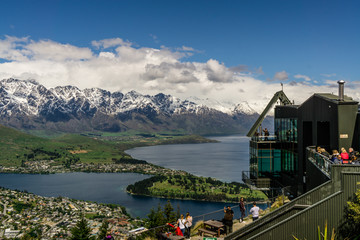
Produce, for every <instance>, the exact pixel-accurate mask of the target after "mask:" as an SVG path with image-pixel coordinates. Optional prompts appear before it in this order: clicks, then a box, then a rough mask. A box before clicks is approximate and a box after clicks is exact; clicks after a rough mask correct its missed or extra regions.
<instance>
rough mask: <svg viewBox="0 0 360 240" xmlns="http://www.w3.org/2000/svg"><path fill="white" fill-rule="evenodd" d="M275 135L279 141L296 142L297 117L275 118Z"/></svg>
mask: <svg viewBox="0 0 360 240" xmlns="http://www.w3.org/2000/svg"><path fill="white" fill-rule="evenodd" d="M275 135H277V137H278V141H280V142H294V143H297V119H294V118H276V119H275Z"/></svg>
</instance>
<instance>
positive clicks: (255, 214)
mask: <svg viewBox="0 0 360 240" xmlns="http://www.w3.org/2000/svg"><path fill="white" fill-rule="evenodd" d="M259 212H260V208H259V207H258V206H256V202H254V203H253V207H252V208H251V209H250V213H251V214H252V218H253V221H255V220H257V219H258V218H259Z"/></svg>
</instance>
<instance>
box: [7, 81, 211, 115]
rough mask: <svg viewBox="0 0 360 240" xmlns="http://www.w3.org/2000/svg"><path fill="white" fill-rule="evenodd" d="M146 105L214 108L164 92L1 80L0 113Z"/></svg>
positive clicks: (175, 109)
mask: <svg viewBox="0 0 360 240" xmlns="http://www.w3.org/2000/svg"><path fill="white" fill-rule="evenodd" d="M139 109H147V110H150V109H151V111H154V112H156V113H157V114H160V113H163V114H168V115H172V114H182V113H196V114H200V113H203V112H204V111H211V109H209V108H208V107H206V106H201V105H198V104H196V103H194V102H191V101H188V100H185V101H181V100H180V99H178V98H176V97H173V96H170V95H165V94H162V93H160V94H157V95H155V96H149V95H142V94H140V93H138V92H136V91H131V92H128V93H126V94H123V93H121V92H114V93H111V92H109V91H106V90H103V89H99V88H88V89H84V90H80V89H79V88H77V87H74V86H58V87H55V88H50V89H46V88H45V87H44V86H42V85H40V84H39V83H37V82H36V81H29V80H27V81H24V80H17V79H4V80H2V81H0V115H2V116H11V115H13V114H25V115H35V116H38V115H49V114H50V115H54V114H73V115H78V114H89V115H90V116H93V115H94V114H95V113H97V112H99V113H103V114H107V115H114V114H119V113H125V112H131V111H137V110H139Z"/></svg>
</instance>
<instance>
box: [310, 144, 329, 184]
mask: <svg viewBox="0 0 360 240" xmlns="http://www.w3.org/2000/svg"><path fill="white" fill-rule="evenodd" d="M306 155H307V159H308V160H309V161H310V162H312V163H313V164H314V165H315V166H316V167H317V168H318V169H319V170H320V171H321V172H322V173H323V174H325V175H326V176H327V177H328V178H331V166H332V165H333V164H334V163H333V162H332V161H331V160H330V158H329V157H326V156H324V155H323V154H320V153H318V152H316V150H315V147H314V146H310V147H306Z"/></svg>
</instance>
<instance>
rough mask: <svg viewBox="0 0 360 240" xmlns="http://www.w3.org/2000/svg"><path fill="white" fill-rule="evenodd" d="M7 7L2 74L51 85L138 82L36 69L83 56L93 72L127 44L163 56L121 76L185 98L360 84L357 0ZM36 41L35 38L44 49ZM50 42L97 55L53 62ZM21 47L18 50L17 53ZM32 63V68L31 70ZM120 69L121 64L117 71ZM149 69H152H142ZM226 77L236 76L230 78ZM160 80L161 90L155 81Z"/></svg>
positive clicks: (1, 29)
mask: <svg viewBox="0 0 360 240" xmlns="http://www.w3.org/2000/svg"><path fill="white" fill-rule="evenodd" d="M0 6H1V9H3V11H2V14H1V21H0V40H2V42H0V77H1V78H4V77H9V76H14V77H23V78H26V77H31V78H35V79H37V80H38V81H40V82H41V83H43V84H44V85H49V86H52V85H56V84H58V82H59V83H64V82H65V83H69V84H72V83H73V84H75V85H78V86H79V87H103V88H105V89H109V90H116V89H120V90H129V89H131V85H129V84H124V83H122V82H121V79H122V78H123V79H127V80H126V81H129V79H134V75H131V76H130V75H129V76H123V75H121V74H120V73H119V74H118V75H116V76H108V78H109V79H113V80H109V81H107V80H105V79H103V80H101V81H96V79H93V80H92V82H93V84H91V83H87V84H86V83H84V82H82V81H81V80H79V79H77V80H76V81H74V80H73V79H75V78H77V77H78V78H79V77H80V78H81V77H86V75H85V74H84V75H79V73H78V72H76V74H75V73H74V72H75V70H74V69H70V70H69V69H67V71H66V74H67V79H66V76H64V74H62V73H61V71H60V70H59V71H57V72H56V73H54V72H52V73H48V72H47V73H41V72H40V70H34V71H31V70H30V69H31V67H34V69H35V68H36V69H40V68H43V67H44V65H42V66H40V65H39V64H40V61H47V64H48V65H46V66H49V64H50V65H51V66H54V67H59V66H61V67H63V68H68V67H67V66H68V65H69V61H75V62H76V61H81V62H78V65H79V68H78V70H79V72H86V71H87V70H84V68H82V66H80V65H82V64H84V63H83V62H84V61H86V62H89V64H90V62H91V65H92V66H94V64H96V63H97V61H99V59H95V58H97V57H98V56H99V54H100V53H101V52H104V54H105V52H106V54H107V56H109V54H110V53H111V52H112V53H114V56H115V57H116V58H117V63H118V64H120V63H119V62H121V61H124V59H126V56H128V55H126V56H125V55H124V51H125V48H124V49H123V50H124V51H121V54H120V52H119V50H118V49H117V48H118V47H119V46H127V47H130V46H131V47H130V48H129V49H127V50H129V51H130V52H131V53H129V52H128V51H127V50H126V53H127V54H130V55H131V56H134V55H137V54H138V51H136V50H139V49H143V50H145V48H146V49H152V50H154V51H155V50H156V51H160V52H161V53H162V58H161V60H159V59H157V58H156V59H155V60H152V61H150V62H146V63H144V64H143V65H142V67H140V66H136V67H134V66H133V65H131V64H130V62H134V61H137V60H138V61H140V58H142V57H144V58H147V59H148V58H149V56H147V55H146V54H145V55H141V54H140V55H139V56H138V58H136V59H130V60H129V61H128V59H127V60H126V61H124V62H125V63H126V66H127V67H128V68H126V67H125V66H124V65H122V66H121V69H122V72H123V71H126V69H132V70H131V71H135V70H134V69H138V71H139V72H138V75H137V76H139V78H143V79H142V80H141V79H140V80H139V81H145V80H146V79H147V81H148V82H147V88H141V87H140V86H143V85H144V84H143V83H139V82H135V81H136V80H134V85H133V88H134V89H135V90H139V91H142V92H147V91H149V92H156V90H159V91H162V92H165V93H170V94H175V95H176V93H177V95H179V96H181V97H186V94H185V93H186V92H188V95H201V96H203V97H206V96H214V95H215V94H214V92H213V91H210V90H209V89H210V88H211V89H218V91H220V92H221V91H223V93H222V94H220V95H222V96H223V97H222V99H220V98H219V100H223V101H228V100H230V99H226V98H225V96H228V95H229V93H230V92H229V91H228V90H226V91H225V90H223V89H227V88H229V89H230V88H234V86H236V88H237V92H238V93H242V94H243V95H244V96H242V97H243V98H250V96H251V94H250V93H251V91H254V89H251V88H250V89H246V88H245V87H240V86H242V85H244V83H245V82H246V83H247V84H252V82H251V81H250V80H251V79H253V80H254V81H255V82H256V83H254V86H258V87H259V84H260V86H261V83H263V84H264V85H263V86H266V87H267V88H268V90H269V92H271V94H272V93H273V91H274V90H275V86H279V83H280V82H284V83H285V86H288V88H289V89H291V90H290V92H291V91H292V92H294V93H296V92H298V91H297V90H296V87H295V85H297V87H298V88H300V87H304V85H305V87H306V89H309V90H308V91H307V92H304V94H303V96H301V97H298V98H299V99H301V98H304V96H305V95H308V94H309V92H310V89H311V87H313V86H317V87H320V89H321V88H324V90H325V89H326V90H329V89H330V90H329V91H332V90H331V87H333V83H334V82H336V81H337V80H339V79H344V80H345V81H346V82H347V83H351V84H353V85H350V86H352V88H355V87H356V88H357V82H358V81H359V80H360V77H359V76H360V68H359V63H360V61H359V56H360V47H359V43H360V30H359V29H360V27H359V25H360V17H359V10H360V2H358V1H322V0H318V1H277V0H274V1H265V0H264V1H250V0H249V1H213V0H208V1H184V0H182V1H176V0H173V1H169V0H168V1H136V0H135V1H113V0H106V1H94V0H89V1H79V0H77V1H76V0H75V1H58V0H51V1H48V0H47V1H32V0H24V1H18V0H12V1H8V0H3V1H1V2H0ZM14 38H16V39H17V40H14ZM25 38H26V39H25ZM20 39H21V40H20ZM110 39H113V40H114V39H118V42H117V44H110V45H109V44H108V45H106V46H105V45H104V42H102V44H100V45H99V44H94V41H97V42H98V43H99V42H100V41H102V40H110ZM119 39H121V41H122V43H120V42H121V41H120V40H119ZM34 44H37V45H36V48H34V46H33V45H34ZM42 44H47V48H46V49H47V50H46V51H49V49H53V47H51V46H49V45H51V44H54V45H56V46H58V47H60V48H61V46H62V47H64V46H67V47H69V46H71V47H73V48H72V49H73V50H74V51H73V52H76V51H77V50H82V52H84V51H86V50H87V51H90V53H86V54H85V55H86V56H84V58H85V60H84V58H81V59H74V58H73V57H63V58H62V59H61V60H60V59H58V58H57V59H56V60H54V57H49V56H44V54H43V53H44V52H43V51H45V50H39V49H40V48H41V45H42ZM124 44H125V45H124ZM1 45H3V46H2V48H1ZM30 45H31V46H30ZM4 46H7V47H8V48H11V51H10V50H9V49H5V47H4ZM1 49H2V52H1ZM4 49H5V50H4ZM42 49H43V48H42ZM16 50H19V51H18V52H16V53H14V51H16ZM28 51H31V53H27V52H28ZM59 51H61V50H59ZM9 52H12V53H11V54H14V55H17V56H18V55H19V54H23V55H24V56H26V58H21V59H20V58H14V57H9ZM39 53H41V54H39ZM11 54H10V55H11ZM54 54H55V53H54ZM56 54H58V53H56ZM89 54H90V55H92V57H89V56H88V55H89ZM104 54H102V55H104ZM166 54H169V55H166ZM179 54H180V55H179ZM80 55H81V54H80ZM165 55H166V56H165ZM69 59H70V60H69ZM93 60H94V61H93ZM95 60H96V61H95ZM142 60H143V59H142ZM211 60H212V61H211ZM209 61H210V62H209ZM19 62H21V64H20V63H19ZM29 62H30V63H29ZM6 63H7V64H6ZM11 63H12V64H14V65H10V64H11ZM26 63H29V64H28V65H26V66H25V64H26ZM184 63H186V64H185V65H186V66H184ZM56 64H58V65H56ZM102 64H104V65H107V66H108V65H109V64H105V63H102ZM182 64H183V65H182ZM204 64H205V65H206V66H205V65H204ZM98 66H99V65H97V67H98ZM117 66H118V65H114V66H113V68H114V69H117ZM61 67H59V68H61ZM87 67H88V68H89V66H87ZM145 68H146V71H147V72H144V71H145V70H144V71H143V72H141V71H142V69H145ZM170 68H171V69H170ZM93 69H94V68H92V70H93ZM176 69H177V70H179V69H182V70H181V71H182V72H174V71H175V70H176ZM194 69H196V71H195V70H194ZM209 69H210V70H209ZM101 70H102V71H105V70H104V69H103V68H102V69H101ZM99 71H100V70H99ZM108 71H109V69H107V70H106V72H108ZM159 71H161V73H160V72H159ZM193 71H194V72H193ZM228 71H229V72H230V73H229V72H228ZM34 72H35V73H34ZM119 72H120V71H119ZM169 72H172V73H173V76H172V78H171V79H174V78H176V77H174V76H175V75H176V76H178V75H179V74H181V76H182V77H184V76H185V78H184V79H182V78H178V79H176V80H174V81H173V82H172V84H173V85H177V88H176V89H175V88H174V87H173V89H172V88H171V87H166V86H165V85H166V84H164V82H161V81H166V82H167V83H169V82H168V81H167V80H166V79H165V78H166V76H164V75H166V74H168V73H169ZM26 73H27V74H26ZM30 73H32V74H30ZM71 73H74V74H75V75H76V77H75V75H71ZM231 73H233V74H235V75H236V76H235V77H237V78H238V79H237V81H235V80H234V79H233V78H232V76H230V75H227V74H231ZM99 74H100V72H99ZM150 75H151V76H150ZM158 75H159V76H160V78H161V79H162V80H160V78H158V77H159V76H158ZM205 75H206V76H207V79H202V77H201V76H205ZM222 75H224V76H225V77H224V78H225V79H226V78H227V77H228V78H229V79H230V78H231V79H232V80H229V79H228V80H222V79H220V78H221V76H222ZM44 76H47V78H48V79H49V80H46V79H44ZM69 76H70V77H69ZM144 76H145V77H144ZM239 76H241V77H242V83H241V81H240V80H241V79H240V80H239ZM56 77H58V79H59V81H57V80H56ZM126 77H128V78H126ZM115 79H117V80H116V81H115ZM144 79H145V80H144ZM164 79H165V80H164ZM124 81H125V80H124ZM206 81H208V82H206ZM196 82H197V83H200V82H201V84H202V85H201V87H200V85H199V86H196V85H195V83H196ZM219 83H221V84H222V85H221V84H219ZM181 84H182V85H181ZM145 85H146V84H145ZM159 85H160V86H163V87H162V88H161V87H157V86H159ZM169 85H170V84H169ZM164 86H165V87H164ZM307 87H309V88H307ZM157 88H158V89H157ZM192 88H199V92H198V93H197V92H195V91H194V90H192V91H190V90H189V89H192ZM277 88H278V87H277ZM334 91H336V90H334ZM245 92H249V95H246V94H245ZM233 94H235V93H233ZM240 95H241V94H240ZM234 97H235V96H234ZM236 97H238V96H236ZM236 97H235V98H236ZM306 97H307V96H306ZM356 97H359V96H355V98H356ZM266 98H269V97H266ZM294 98H296V97H294ZM240 100H241V99H240V98H239V100H237V101H240ZM249 101H250V100H249Z"/></svg>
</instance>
